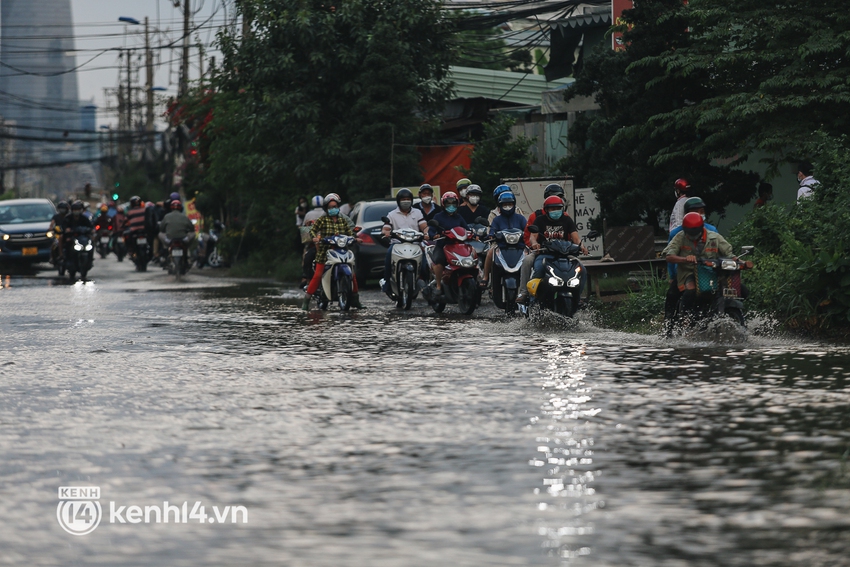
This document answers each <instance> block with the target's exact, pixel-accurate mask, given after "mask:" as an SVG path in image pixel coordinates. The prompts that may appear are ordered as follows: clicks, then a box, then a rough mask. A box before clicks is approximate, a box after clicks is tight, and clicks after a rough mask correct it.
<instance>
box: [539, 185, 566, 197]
mask: <svg viewBox="0 0 850 567" xmlns="http://www.w3.org/2000/svg"><path fill="white" fill-rule="evenodd" d="M552 195H557V196H558V197H561V198H564V188H563V187H561V186H560V185H558V184H557V183H550V184H549V185H547V186H546V188H545V189H544V190H543V199H544V200H545V199H546V198H547V197H551V196H552Z"/></svg>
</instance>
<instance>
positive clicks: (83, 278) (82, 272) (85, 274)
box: [80, 270, 89, 281]
mask: <svg viewBox="0 0 850 567" xmlns="http://www.w3.org/2000/svg"><path fill="white" fill-rule="evenodd" d="M87 275H89V271H88V270H82V271H80V279H81V280H83V281H86V276H87Z"/></svg>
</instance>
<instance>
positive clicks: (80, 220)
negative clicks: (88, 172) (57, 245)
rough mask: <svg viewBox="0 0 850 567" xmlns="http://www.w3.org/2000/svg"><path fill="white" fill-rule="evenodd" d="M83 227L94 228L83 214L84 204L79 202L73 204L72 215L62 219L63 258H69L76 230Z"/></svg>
mask: <svg viewBox="0 0 850 567" xmlns="http://www.w3.org/2000/svg"><path fill="white" fill-rule="evenodd" d="M82 227H87V228H92V222H91V220H90V219H89V218H88V217H87V216H85V215H84V214H83V202H82V201H79V200H77V201H74V202H73V203H71V214H70V215H65V218H64V219H62V248H63V254H64V256H63V258H68V257H69V255H70V253H71V246H73V244H74V237H75V236H76V229H78V228H82Z"/></svg>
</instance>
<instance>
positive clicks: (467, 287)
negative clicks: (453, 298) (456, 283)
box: [457, 278, 478, 315]
mask: <svg viewBox="0 0 850 567" xmlns="http://www.w3.org/2000/svg"><path fill="white" fill-rule="evenodd" d="M477 293H478V283H477V282H476V281H475V280H474V279H473V278H467V279H465V280H463V283H462V284H460V289H459V290H458V297H457V308H458V309H460V312H461V313H463V314H464V315H472V312H473V311H475V308H476V307H477V306H478V301H477V299H478V298H477Z"/></svg>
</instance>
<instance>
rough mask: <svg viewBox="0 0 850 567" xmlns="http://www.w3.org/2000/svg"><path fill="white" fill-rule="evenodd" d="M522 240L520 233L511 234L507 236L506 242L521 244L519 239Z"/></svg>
mask: <svg viewBox="0 0 850 567" xmlns="http://www.w3.org/2000/svg"><path fill="white" fill-rule="evenodd" d="M520 238H522V235H521V234H519V233H518V232H510V233H508V234H506V235H505V242H507V243H508V244H516V243H517V242H519V239H520Z"/></svg>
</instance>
